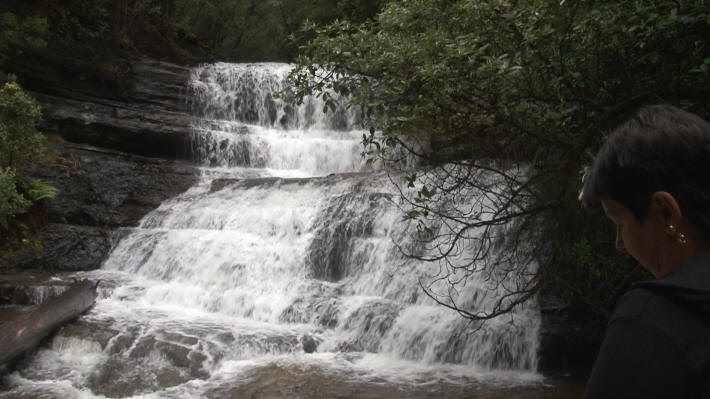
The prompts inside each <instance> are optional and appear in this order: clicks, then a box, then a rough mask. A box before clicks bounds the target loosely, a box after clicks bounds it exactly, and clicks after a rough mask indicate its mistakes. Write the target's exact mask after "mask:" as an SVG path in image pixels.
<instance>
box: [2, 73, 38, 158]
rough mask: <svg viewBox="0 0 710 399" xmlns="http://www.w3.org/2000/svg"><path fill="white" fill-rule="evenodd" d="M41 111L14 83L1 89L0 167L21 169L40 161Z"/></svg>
mask: <svg viewBox="0 0 710 399" xmlns="http://www.w3.org/2000/svg"><path fill="white" fill-rule="evenodd" d="M41 118H42V111H41V109H40V106H39V105H38V104H37V102H36V101H35V100H34V99H33V98H32V97H30V96H29V95H27V93H25V92H24V91H23V90H22V89H21V88H20V86H19V85H18V84H17V83H5V84H4V86H3V87H2V89H0V167H1V168H3V169H5V168H9V167H11V168H14V169H20V168H24V167H26V166H29V165H31V164H32V163H33V162H35V161H37V160H38V159H40V157H41V156H42V154H43V153H44V151H45V138H44V136H43V135H42V134H41V133H40V132H39V131H38V130H37V127H36V126H37V124H38V123H39V122H40V120H41Z"/></svg>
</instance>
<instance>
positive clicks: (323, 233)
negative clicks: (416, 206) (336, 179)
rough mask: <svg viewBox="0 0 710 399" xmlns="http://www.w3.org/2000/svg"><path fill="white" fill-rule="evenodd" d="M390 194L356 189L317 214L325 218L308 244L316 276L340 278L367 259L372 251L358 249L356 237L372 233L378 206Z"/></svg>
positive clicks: (324, 278) (309, 263)
mask: <svg viewBox="0 0 710 399" xmlns="http://www.w3.org/2000/svg"><path fill="white" fill-rule="evenodd" d="M389 198H390V195H389V194H384V193H382V194H380V193H360V192H358V191H357V190H355V191H353V192H350V193H348V194H344V195H341V196H338V197H334V198H332V199H331V200H330V204H329V205H328V207H327V208H326V209H325V210H324V211H323V212H322V213H321V214H320V215H319V216H318V220H320V221H322V222H321V224H320V225H319V226H317V227H316V230H315V236H314V238H313V241H312V242H311V244H310V246H309V248H308V257H307V263H308V265H309V267H310V270H311V273H312V276H313V277H314V278H317V279H320V280H326V281H338V280H340V279H342V278H344V277H346V276H348V275H349V274H350V273H352V272H353V271H354V270H356V269H357V268H359V267H362V265H364V264H365V263H366V262H367V260H368V256H369V255H370V254H371V251H369V250H361V251H358V250H356V249H357V241H358V240H359V239H366V238H370V237H372V236H373V224H374V222H375V218H376V217H377V215H378V213H377V212H376V209H377V208H378V207H380V206H382V204H381V203H380V201H387V200H389ZM353 203H355V204H356V205H353ZM363 208H364V209H365V211H364V212H363V211H362V210H363ZM356 210H357V211H356Z"/></svg>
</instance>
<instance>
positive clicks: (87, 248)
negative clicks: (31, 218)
mask: <svg viewBox="0 0 710 399" xmlns="http://www.w3.org/2000/svg"><path fill="white" fill-rule="evenodd" d="M47 54H48V55H44V56H41V57H44V58H43V59H41V60H37V59H36V58H33V61H28V60H19V61H17V62H16V63H14V64H11V65H10V70H12V71H13V72H14V73H16V74H17V75H18V77H19V80H20V82H21V83H22V85H23V86H24V87H26V88H27V89H29V90H30V91H31V92H32V94H33V95H34V96H35V97H36V98H37V99H38V100H39V101H40V102H41V104H42V106H43V112H44V116H45V123H44V126H42V129H43V131H45V132H46V133H49V134H52V135H55V136H59V139H55V140H52V145H53V147H54V152H55V154H54V156H53V158H54V159H55V161H54V162H53V163H52V165H51V166H48V165H42V166H37V167H35V168H34V169H33V170H32V171H31V174H32V175H33V176H34V177H37V178H41V179H44V180H46V181H49V182H51V183H52V184H53V185H54V186H55V187H57V188H58V189H59V195H58V196H57V197H56V198H55V199H54V200H53V201H52V203H51V204H50V205H49V209H48V220H49V224H48V225H47V226H46V228H45V230H44V231H43V233H42V239H43V251H42V253H41V254H36V253H34V252H30V251H28V252H27V253H25V254H22V255H21V256H20V257H19V258H18V259H17V260H18V262H19V265H20V267H21V268H22V269H28V268H31V269H44V270H89V269H95V268H98V267H100V265H101V263H102V262H103V260H104V259H105V258H106V256H107V255H108V253H109V251H110V249H111V246H112V244H113V243H114V241H115V240H116V239H117V238H118V237H119V236H120V235H121V231H122V228H126V227H131V226H135V225H137V223H138V221H139V220H140V219H141V217H142V216H143V215H145V214H146V213H147V212H149V211H150V210H152V209H154V208H156V207H157V206H158V205H159V204H160V203H161V202H162V201H164V200H165V199H167V198H170V197H173V196H175V195H177V194H178V193H180V192H182V191H184V190H186V189H187V188H189V187H190V186H191V185H193V184H194V183H195V182H196V180H197V171H196V169H195V167H194V166H193V165H191V164H190V163H189V159H190V115H189V114H188V113H187V112H186V108H187V106H186V100H185V97H184V92H185V91H184V88H185V85H186V82H187V79H188V77H189V69H188V68H186V67H183V66H178V65H173V64H169V63H164V62H159V61H154V60H149V59H138V60H132V61H122V62H121V64H120V65H117V66H116V67H115V68H108V69H110V70H114V71H115V69H116V68H119V69H120V73H115V74H113V75H111V76H109V78H107V77H106V73H103V74H102V73H101V72H102V71H101V69H100V66H97V65H96V64H92V63H91V62H88V61H82V60H77V59H72V58H70V57H67V56H63V55H59V54H54V55H53V56H54V58H52V54H51V53H47ZM35 57H40V56H39V55H37V56H35ZM47 57H49V58H47ZM97 68H98V69H97ZM104 68H106V67H104Z"/></svg>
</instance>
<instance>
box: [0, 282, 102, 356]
mask: <svg viewBox="0 0 710 399" xmlns="http://www.w3.org/2000/svg"><path fill="white" fill-rule="evenodd" d="M96 295H97V294H96V286H95V284H94V283H92V282H91V281H88V280H84V281H79V282H77V283H74V284H72V286H71V287H69V289H68V290H67V291H65V292H63V293H62V294H60V295H58V296H57V297H55V298H52V299H49V300H47V301H46V302H44V303H43V304H41V305H37V306H35V307H33V308H31V309H29V310H26V311H22V312H17V313H15V314H12V315H9V316H8V317H7V319H5V320H0V369H2V368H3V367H6V366H8V365H10V364H11V363H12V362H13V361H15V360H17V359H18V357H19V356H20V355H22V354H24V353H25V352H27V351H30V350H32V349H34V348H35V347H37V346H38V345H39V344H40V342H42V340H43V339H44V338H46V337H48V336H49V335H50V334H52V333H53V332H54V331H55V330H57V329H58V328H59V327H61V326H63V325H64V324H66V323H68V322H70V321H72V320H74V319H75V318H77V317H78V316H79V315H81V314H82V313H84V312H86V311H87V310H88V309H89V308H90V307H91V306H92V305H93V304H94V301H95V300H96Z"/></svg>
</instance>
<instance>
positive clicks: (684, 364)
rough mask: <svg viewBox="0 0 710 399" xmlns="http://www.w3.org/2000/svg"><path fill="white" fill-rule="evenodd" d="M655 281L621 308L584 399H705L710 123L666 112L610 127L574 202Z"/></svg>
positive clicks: (657, 109) (709, 379) (708, 374)
mask: <svg viewBox="0 0 710 399" xmlns="http://www.w3.org/2000/svg"><path fill="white" fill-rule="evenodd" d="M580 199H581V200H582V201H583V203H584V205H585V206H586V207H588V208H591V207H592V206H594V205H595V204H597V203H599V202H600V203H601V205H602V208H603V209H604V212H605V213H606V215H607V217H608V218H609V219H610V220H611V221H612V222H613V223H614V224H615V225H616V248H617V249H618V250H619V251H621V252H625V253H628V254H629V255H631V256H633V257H634V259H636V260H637V261H638V262H639V263H640V265H641V266H642V267H644V268H646V269H648V271H650V272H651V273H652V274H653V275H654V277H655V278H656V279H655V280H651V281H645V282H641V283H637V284H635V285H634V286H633V287H632V289H631V290H630V291H629V292H628V293H626V294H625V295H624V296H623V297H622V298H621V299H620V300H619V303H618V305H617V308H616V310H615V312H614V315H613V316H612V318H611V321H610V322H609V325H608V328H607V333H606V336H605V338H604V342H603V344H602V347H601V349H600V352H599V355H598V357H597V361H596V363H595V365H594V369H593V370H592V374H591V377H590V379H589V382H588V384H587V389H586V392H585V398H710V123H708V122H706V121H704V120H703V119H701V118H699V117H698V116H696V115H694V114H691V113H688V112H685V111H683V110H681V109H678V108H675V107H672V106H669V105H657V106H650V107H645V108H642V109H641V110H640V111H639V112H638V113H637V114H636V115H635V116H634V117H633V118H631V119H630V120H628V121H627V122H625V123H624V124H622V125H621V126H619V127H618V128H616V129H615V130H614V131H613V132H612V133H611V135H610V136H609V138H608V139H607V141H606V143H605V144H604V145H603V146H602V148H601V150H600V151H599V154H597V157H596V159H595V160H594V164H593V165H592V166H591V167H590V169H589V170H588V171H587V174H586V176H585V181H584V188H583V189H582V193H581V195H580Z"/></svg>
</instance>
